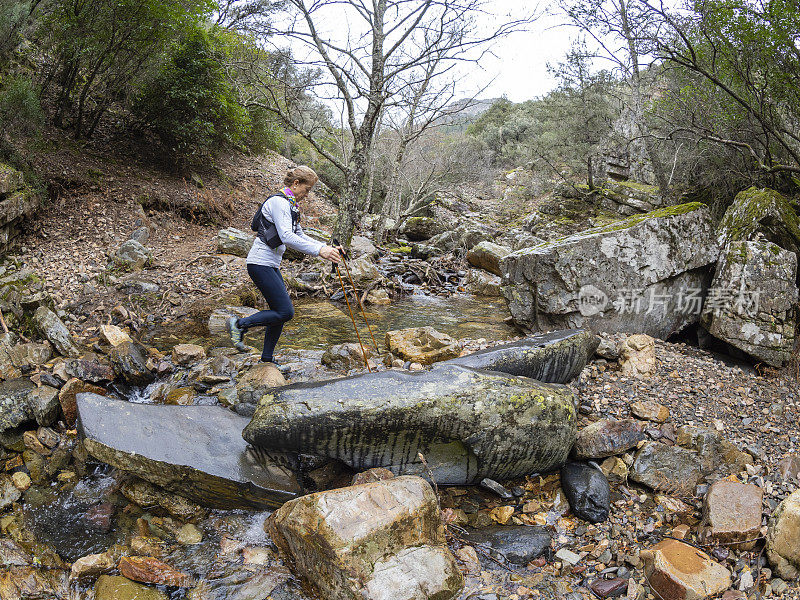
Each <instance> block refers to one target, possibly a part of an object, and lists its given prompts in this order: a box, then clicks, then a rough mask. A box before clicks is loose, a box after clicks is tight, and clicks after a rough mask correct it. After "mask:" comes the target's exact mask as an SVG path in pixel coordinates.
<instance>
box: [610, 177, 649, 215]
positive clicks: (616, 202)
mask: <svg viewBox="0 0 800 600" xmlns="http://www.w3.org/2000/svg"><path fill="white" fill-rule="evenodd" d="M597 194H598V198H599V204H600V206H601V207H603V208H606V209H609V210H613V211H615V212H618V213H619V214H622V215H632V214H636V213H644V212H650V211H651V210H655V209H657V208H659V207H660V206H662V204H663V202H662V199H661V194H660V193H659V191H658V188H657V187H656V186H654V185H648V184H646V183H639V182H636V181H614V180H613V179H609V180H607V181H605V182H603V185H602V186H601V187H600V189H598V190H597Z"/></svg>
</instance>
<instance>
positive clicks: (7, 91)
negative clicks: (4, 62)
mask: <svg viewBox="0 0 800 600" xmlns="http://www.w3.org/2000/svg"><path fill="white" fill-rule="evenodd" d="M43 123H44V112H43V111H42V105H41V103H40V102H39V93H38V90H37V89H36V86H34V84H33V82H32V81H31V80H30V78H28V77H25V76H22V75H17V76H13V77H7V78H6V79H4V80H2V81H0V124H2V128H3V129H6V130H11V131H17V132H23V133H28V134H32V133H36V132H38V131H39V129H40V128H41V126H42V124H43Z"/></svg>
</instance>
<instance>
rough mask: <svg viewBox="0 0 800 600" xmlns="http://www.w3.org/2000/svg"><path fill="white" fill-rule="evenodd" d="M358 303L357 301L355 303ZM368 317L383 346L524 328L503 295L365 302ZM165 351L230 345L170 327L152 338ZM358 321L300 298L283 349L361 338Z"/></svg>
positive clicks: (504, 334) (258, 342) (342, 310)
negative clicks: (410, 336)
mask: <svg viewBox="0 0 800 600" xmlns="http://www.w3.org/2000/svg"><path fill="white" fill-rule="evenodd" d="M351 306H352V302H351ZM364 308H365V311H366V315H367V320H368V321H369V325H370V327H371V329H372V334H373V335H374V336H375V340H376V342H377V343H378V345H379V347H382V346H383V339H384V337H385V335H386V332H387V331H392V330H394V329H406V328H408V327H425V326H431V327H433V328H434V329H436V330H438V331H441V332H442V333H446V334H448V335H450V336H452V337H453V338H455V339H462V338H473V339H477V338H484V339H485V340H487V341H501V340H507V339H511V338H512V337H514V336H515V335H519V334H518V332H517V331H516V330H515V329H514V328H512V327H510V326H508V325H506V324H505V323H504V322H503V320H504V319H505V318H507V317H508V315H509V313H508V308H507V307H506V304H505V302H504V301H503V300H502V299H500V298H489V297H476V296H467V295H456V296H451V297H448V298H441V297H437V296H423V295H414V296H408V297H405V298H402V299H400V300H398V301H396V302H393V303H392V304H389V305H386V306H378V305H369V306H365V307H364ZM353 309H354V311H353V316H354V317H355V321H356V325H358V328H359V332H360V335H361V340H362V341H363V342H364V345H365V346H366V345H368V344H369V345H371V341H372V340H371V338H370V332H369V330H368V329H367V326H366V325H365V323H364V318H363V316H362V315H361V312H360V311H359V310H358V307H357V306H354V307H353ZM262 336H263V329H261V328H257V329H254V330H253V331H251V332H250V333H249V334H248V335H247V343H248V344H249V345H251V346H254V347H256V348H259V349H260V348H261V346H262V343H263V339H262ZM148 341H149V342H150V343H152V344H153V345H155V346H156V347H157V348H159V349H161V350H169V349H171V348H172V347H173V346H175V345H176V344H182V343H195V344H199V345H201V346H204V347H209V346H213V345H216V344H226V342H225V340H215V339H212V338H210V337H208V336H198V337H194V338H191V339H186V338H185V337H184V338H181V337H179V336H176V335H174V334H173V333H171V332H170V331H168V330H166V331H156V332H154V333H153V334H151V337H150V338H149V340H148ZM356 341H357V339H356V334H355V332H354V331H353V322H352V320H351V319H350V314H349V312H348V309H347V305H346V304H345V303H343V302H342V303H340V302H330V301H327V300H300V301H298V302H296V303H295V317H294V319H292V320H291V321H289V322H288V323H287V324H286V325H285V326H284V328H283V333H282V334H281V339H280V342H279V350H280V349H289V350H326V349H327V348H330V347H331V346H333V345H335V344H343V343H345V342H356Z"/></svg>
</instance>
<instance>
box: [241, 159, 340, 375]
mask: <svg viewBox="0 0 800 600" xmlns="http://www.w3.org/2000/svg"><path fill="white" fill-rule="evenodd" d="M318 180H319V177H317V174H316V173H315V172H314V171H313V170H312V169H311V168H310V167H306V166H300V167H295V168H294V169H289V171H288V172H287V173H286V177H284V179H283V183H284V185H285V186H286V187H284V188H283V190H281V191H280V193H277V194H274V195H272V196H270V197H269V198H267V199H266V200H265V201H264V203H263V204H262V205H261V211H260V215H259V214H258V213H256V217H254V219H253V229H255V230H257V231H258V235H257V236H256V239H255V241H253V246H252V248H250V252H249V254H248V255H247V273H248V275H250V279H252V280H253V283H255V284H256V287H257V288H258V290H259V291H260V292H261V294H262V295H263V296H264V299H265V300H266V301H267V304H268V305H269V310H262V311H260V312H257V313H255V314H253V315H250V316H249V317H244V318H242V319H237V318H235V317H231V318H230V319H228V332H229V333H230V336H231V341H232V342H233V344H234V346H236V348H237V349H238V350H241V351H243V352H246V351H247V346H246V345H245V344H244V342H243V339H244V335H245V333H246V332H247V330H248V329H250V328H251V327H261V326H263V327H265V328H266V329H265V331H264V350H263V351H262V352H261V360H262V361H263V362H271V363H273V364H275V365H276V366H279V365H278V363H276V362H275V356H274V352H275V345H276V344H277V343H278V338H279V337H280V335H281V331H282V330H283V324H284V323H286V322H287V321H288V320H289V319H291V318H292V317H293V316H294V307H293V306H292V301H291V299H290V298H289V293H288V292H287V291H286V285H285V284H284V283H283V277H281V272H280V271H279V270H278V268H279V267H280V265H281V258H282V257H283V252H284V250H286V247H287V246H288V247H289V248H292V249H294V250H299V251H300V252H304V253H306V254H310V255H311V256H321V257H322V258H324V259H326V260H329V261H331V262H334V263H339V262H341V258H340V255H339V249H338V248H334V247H333V246H327V245H325V244H323V243H322V242H318V241H317V240H315V239H313V238H310V237H308V236H307V235H306V234H305V233H303V229H302V228H301V227H300V212H299V210H298V208H297V202H298V201H301V200H303V199H304V198H305V197H306V196H307V195H308V192H309V191H310V190H311V188H312V187H314V184H316V183H317V181H318ZM259 216H260V223H259V222H258V220H259V219H258V217H259ZM282 370H283V369H282Z"/></svg>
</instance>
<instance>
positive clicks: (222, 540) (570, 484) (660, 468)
mask: <svg viewBox="0 0 800 600" xmlns="http://www.w3.org/2000/svg"><path fill="white" fill-rule="evenodd" d="M610 340H611V338H608V339H606V341H604V342H602V343H601V346H600V349H599V352H601V353H603V354H605V356H606V357H601V356H599V355H596V356H595V357H594V358H593V359H592V360H591V362H590V363H589V364H588V366H587V367H586V368H585V369H584V370H583V371H582V373H581V374H580V375H579V376H578V377H577V379H575V380H574V381H573V382H572V383H570V384H568V387H569V388H571V390H572V393H573V394H574V395H575V397H576V398H577V399H578V406H579V411H578V427H579V432H583V431H585V432H587V433H586V434H580V433H579V436H578V439H579V441H581V440H582V441H583V445H582V446H581V445H579V444H576V447H575V450H574V451H573V452H575V451H576V450H578V449H579V448H583V450H581V452H582V454H581V455H580V456H579V457H578V458H580V459H581V460H582V461H583V463H582V464H586V460H587V459H589V461H590V464H591V462H594V463H596V464H597V465H598V466H599V468H600V470H601V471H596V472H597V473H599V472H602V473H603V475H604V476H605V478H607V479H608V481H609V484H610V486H609V488H608V490H609V491H608V498H607V511H608V518H607V519H606V520H602V519H600V520H599V522H596V523H593V522H592V521H593V520H595V519H594V518H593V517H591V516H590V515H592V514H595V515H596V512H595V513H592V512H591V511H589V512H586V510H585V509H586V506H587V504H586V501H585V499H586V496H587V494H588V496H589V499H590V500H591V501H596V500H597V498H598V497H597V493H596V490H594V489H593V485H594V484H591V485H589V486H588V489H583V490H582V489H581V486H582V485H583V484H581V479H580V477H579V478H577V479H576V478H575V475H574V474H565V472H563V471H562V473H561V474H559V472H558V471H556V472H552V473H542V474H531V475H529V476H527V477H524V478H521V479H512V480H509V481H501V482H499V484H498V483H492V482H489V481H487V482H486V483H485V484H484V485H481V486H468V487H458V486H455V487H454V486H448V487H439V488H438V489H437V490H436V494H435V498H436V500H435V503H434V505H433V508H431V509H426V510H434V511H435V514H439V515H440V517H437V518H441V523H442V524H443V527H444V529H443V530H442V532H441V533H437V534H435V535H434V534H433V533H431V535H433V536H434V537H432V538H430V539H429V541H428V542H426V543H431V544H433V546H432V547H442V544H445V547H447V548H449V550H450V551H451V552H452V553H453V556H454V560H455V562H454V563H452V564H453V565H454V567H452V568H456V569H457V572H458V574H459V575H458V578H457V579H453V580H449V581H450V583H448V584H447V586H449V587H448V589H452V590H456V591H457V593H456V594H455V597H458V598H463V599H466V598H473V599H477V598H547V597H567V598H574V599H577V598H589V597H592V596H593V595H594V596H596V595H600V596H601V597H608V596H613V595H618V594H620V593H622V594H626V595H627V597H629V598H648V597H652V598H658V597H659V596H658V595H657V594H659V593H662V594H663V589H662V588H659V587H658V585H659V584H658V577H656V582H655V583H654V584H652V585H651V579H653V573H661V572H662V571H658V570H655V571H654V570H653V569H655V568H656V567H653V565H658V564H661V563H659V562H658V561H659V560H660V559H658V557H654V555H652V553H651V554H648V552H649V551H650V550H651V549H652V548H653V547H655V546H657V544H659V543H663V541H664V540H667V541H671V540H672V542H673V543H675V544H677V543H678V542H674V540H673V538H675V539H679V540H683V543H684V544H686V543H688V544H689V545H688V546H685V547H686V548H696V549H701V550H703V551H704V552H705V553H706V554H708V556H710V558H708V559H704V560H707V563H708V565H711V564H712V563H713V565H718V567H714V568H711V571H709V573H708V574H707V577H709V578H711V579H709V581H713V582H715V583H714V585H717V586H718V587H720V591H724V590H723V589H721V588H723V587H724V589H725V590H727V589H728V588H731V589H734V590H736V591H737V592H738V591H739V590H741V592H742V594H745V595H747V596H748V597H755V595H756V594H761V595H762V596H770V595H771V596H775V597H780V596H781V595H783V596H784V597H792V594H795V593H796V592H797V587H796V583H795V582H794V581H793V579H792V577H791V576H788V575H789V574H790V573H789V572H787V571H783V572H782V575H783V577H781V576H779V574H778V571H777V569H776V567H775V566H773V564H772V562H771V561H770V560H768V559H767V554H766V553H765V552H764V544H765V542H764V538H765V536H766V535H767V533H768V530H767V524H768V523H769V522H770V521H769V518H770V516H771V515H773V514H774V513H775V511H776V509H777V507H778V505H779V503H780V502H781V501H783V500H785V499H786V498H787V497H788V496H789V494H790V493H791V492H793V491H795V490H796V489H797V476H798V470H800V469H798V462H800V459H798V457H797V454H796V453H797V445H798V442H799V441H800V440H798V437H797V435H798V434H797V430H796V423H797V418H798V412H800V399H798V397H797V392H796V386H795V385H794V382H792V381H790V380H786V379H783V378H780V377H778V376H776V375H772V374H768V375H766V376H765V375H759V374H758V373H757V372H755V371H754V370H753V369H752V368H750V367H748V366H747V365H743V366H736V365H730V364H726V363H725V362H723V361H721V360H719V359H718V358H715V357H714V356H713V355H712V354H710V353H708V352H705V351H702V350H698V349H696V348H693V347H689V346H686V345H683V344H669V343H664V342H655V344H654V345H653V346H652V350H654V352H655V361H647V360H640V361H639V364H640V365H642V364H644V365H648V366H649V372H648V373H647V374H646V375H643V374H642V373H641V372H640V371H637V374H636V375H634V374H630V373H631V368H630V366H629V363H630V357H628V356H627V355H625V357H624V358H623V359H622V363H623V365H622V366H621V365H620V363H619V362H618V359H614V358H613V356H614V353H615V352H616V350H617V343H616V342H622V341H623V338H620V339H619V340H611V341H614V342H615V343H610ZM463 345H464V349H462V350H460V352H466V353H469V352H470V350H474V349H477V348H478V347H479V346H480V344H475V343H473V342H469V341H464V343H463ZM620 347H624V344H620ZM211 354H218V353H217V352H216V351H212V352H211ZM222 355H223V356H224V353H223V354H222ZM228 358H229V359H231V360H234V361H237V360H240V358H239V357H237V356H236V355H229V356H228ZM638 358H641V357H638ZM638 358H637V359H638ZM211 360H216V359H211ZM309 360H310V359H309ZM208 361H209V359H206V358H202V357H201V356H199V355H197V354H194V355H193V354H192V351H191V349H187V348H178V349H175V350H174V351H173V354H170V355H167V356H165V357H164V358H163V359H162V361H161V362H162V363H169V364H171V365H173V367H172V369H173V370H174V373H173V375H172V377H174V376H175V375H176V374H179V373H187V374H188V373H191V372H195V373H201V372H204V371H203V370H204V369H206V371H205V372H207V368H208V365H209V363H208ZM99 363H100V364H102V360H101V361H99ZM121 364H126V363H124V362H123V363H121ZM238 364H240V365H241V367H240V369H244V371H237V369H236V368H235V367H234V371H233V372H232V373H231V374H232V375H233V377H234V379H238V377H240V375H238V376H237V375H236V373H244V372H247V369H248V368H249V367H247V364H248V363H247V361H244V362H241V363H238ZM61 368H64V369H66V368H67V367H66V366H65V365H63V366H62V367H56V368H55V369H53V370H52V371H51V370H50V369H49V368H47V367H45V368H43V369H40V370H39V377H38V381H39V383H42V381H43V380H44V381H45V382H49V383H42V385H41V387H39V388H37V390H42V388H46V386H47V385H49V384H50V383H53V384H55V383H60V384H61V386H62V387H61V390H62V392H60V393H59V395H60V396H61V400H62V402H61V403H60V407H61V411H62V413H64V407H65V406H68V405H69V391H68V390H67V391H65V388H66V387H67V386H66V385H64V384H65V383H68V382H59V381H58V374H57V373H61V372H62V371H61ZM75 368H76V367H75V366H74V365H73V366H71V367H69V369H70V370H74V369H75ZM164 368H165V365H162V369H164ZM384 368H385V367H384ZM400 370H401V371H402V368H401V369H400ZM95 371H97V369H95ZM84 376H86V372H84ZM275 377H277V375H275ZM54 379H55V381H54ZM67 379H68V381H72V379H70V378H69V377H68V378H67ZM73 379H74V378H73ZM98 383H102V380H100V381H98ZM262 383H269V385H273V386H274V385H275V384H276V383H280V381H275V380H273V381H271V382H262ZM75 385H76V384H75V383H74V382H73V383H72V384H71V386H70V387H72V388H74V387H75ZM86 385H90V384H89V383H88V382H87V383H86ZM176 389H177V388H176ZM240 389H243V388H241V387H240ZM249 389H252V385H251V388H249ZM28 393H30V390H28ZM39 393H41V392H39ZM201 395H202V394H201ZM195 397H197V396H195ZM195 404H197V401H195ZM200 404H202V402H200ZM175 408H176V409H177V408H180V407H175ZM196 408H198V409H202V408H203V407H202V406H197V407H196ZM209 408H211V407H209ZM63 417H64V414H61V415H60V416H59V419H58V420H57V421H50V422H48V420H47V419H46V418H45V417H42V419H43V420H42V425H41V426H39V427H38V428H37V427H34V428H33V429H30V426H29V425H28V426H27V427H26V426H24V425H23V426H22V427H21V428H19V427H18V428H17V429H16V430H12V431H11V433H9V432H8V431H6V433H5V434H4V438H3V441H4V445H5V447H6V448H5V449H4V451H3V452H4V459H3V460H4V471H5V474H4V475H2V479H3V492H2V493H3V514H2V520H0V527H2V536H3V538H2V545H1V546H0V548H2V553H3V557H4V562H5V563H6V564H7V565H9V566H8V567H7V568H6V569H5V570H4V572H3V574H2V576H0V586H2V587H0V590H2V591H3V598H6V597H8V598H17V597H19V598H39V597H42V598H43V597H56V598H62V597H63V598H67V597H81V598H84V597H85V598H92V597H94V598H98V599H106V598H108V599H110V598H123V597H129V596H126V594H128V595H131V596H130V597H133V596H132V594H136V593H138V594H149V595H147V596H139V597H153V598H163V597H172V598H183V597H187V598H266V597H272V598H298V599H299V598H311V597H313V594H314V592H313V591H312V590H310V589H309V588H306V587H304V583H303V581H304V580H302V579H298V578H297V576H296V575H295V574H293V571H292V570H290V569H289V567H290V566H291V568H292V569H294V573H299V574H301V575H302V574H303V572H304V571H303V569H302V568H299V567H298V565H297V564H296V563H295V562H292V561H290V562H289V563H288V564H287V563H286V562H285V557H286V556H287V554H286V550H285V549H286V546H285V544H284V543H283V542H281V543H279V544H278V547H276V546H275V545H273V537H271V536H270V535H268V534H267V533H266V531H265V525H264V523H265V519H266V518H267V517H268V515H269V514H270V511H266V512H264V511H262V510H252V509H250V510H245V509H235V510H230V509H228V510H221V509H218V508H217V509H208V508H203V507H202V506H201V505H200V504H198V503H197V502H196V501H193V500H190V499H188V498H187V497H186V496H185V495H182V494H181V493H179V492H180V491H181V488H180V487H177V488H175V487H173V488H172V491H171V492H170V491H165V490H164V489H163V488H160V487H159V486H154V485H153V484H152V483H148V482H146V481H143V480H142V479H140V478H138V477H136V476H135V475H134V474H133V473H134V471H132V470H131V469H130V468H127V469H113V468H109V467H108V466H104V465H103V464H102V463H98V462H97V461H96V460H95V459H94V458H92V457H91V456H90V455H88V454H87V452H86V449H87V448H86V445H85V444H84V443H82V442H81V441H80V439H79V437H78V436H77V433H76V431H75V430H74V429H71V428H69V426H68V425H66V424H65V422H64V421H63ZM607 420H616V421H617V422H619V423H623V425H622V426H617V427H616V428H611V430H610V431H611V433H610V434H609V435H598V431H601V432H602V431H605V430H604V429H603V427H604V425H603V424H604V423H605V422H606V421H607ZM45 423H47V424H46V425H45ZM767 440H768V441H767ZM586 448H589V450H586ZM20 450H23V451H22V452H21V453H19V451H20ZM145 454H146V452H145ZM112 462H113V461H112ZM121 466H126V465H121ZM150 468H151V469H156V468H157V467H155V466H153V465H151V466H150ZM589 469H590V471H595V470H594V469H593V468H592V467H589ZM679 471H680V472H683V473H688V475H687V476H686V477H688V478H692V477H694V478H695V479H694V480H692V481H691V483H688V484H687V481H688V479H686V480H684V479H681V480H676V479H675V477H674V475H675V473H677V472H679ZM350 473H352V471H351V472H350ZM139 475H146V476H147V478H149V479H153V476H154V473H139ZM386 476H391V474H390V473H387V474H386V475H380V473H377V474H376V475H374V476H373V477H375V478H376V479H381V478H383V477H386ZM315 477H317V481H318V482H324V483H323V485H324V486H325V487H337V486H342V485H345V486H346V485H349V484H350V483H351V481H350V480H351V478H352V477H353V475H352V474H348V472H347V470H341V469H338V468H337V469H334V470H331V469H330V467H327V472H326V468H325V467H323V468H322V469H319V471H317V472H316V473H315ZM563 477H567V479H565V480H562V478H563ZM159 481H160V483H162V484H163V485H166V484H165V480H163V479H162V480H159ZM357 481H359V482H362V481H370V479H369V478H367V479H363V478H362V479H359V480H357ZM715 481H722V482H723V483H725V482H728V483H726V485H735V484H738V485H742V486H747V487H744V488H742V489H743V490H745V491H747V490H750V489H754V488H756V489H758V490H760V491H761V492H762V493H763V502H762V498H761V496H760V495H759V496H758V511H759V512H758V514H757V519H756V521H757V522H756V523H755V524H753V523H752V516H751V517H750V519H751V522H750V523H749V524H747V525H746V527H745V526H742V527H744V529H745V531H744V533H743V535H746V536H747V539H746V540H744V542H745V543H744V544H742V543H741V541H740V539H741V536H740V537H739V538H736V537H734V538H725V537H724V536H723V537H721V538H715V537H709V535H711V534H709V533H708V529H709V522H708V516H707V515H708V514H709V511H710V510H711V511H712V514H713V510H714V508H713V504H712V507H709V506H708V504H709V499H710V498H713V497H714V495H713V489H711V490H710V489H709V487H710V484H711V483H713V482H715ZM576 482H577V483H576ZM178 485H180V484H178ZM370 485H373V484H370ZM374 485H378V484H374ZM380 485H383V484H380ZM717 485H719V484H717ZM584 487H586V486H584ZM183 489H184V493H185V494H187V495H189V496H191V495H192V494H191V493H190V492H189V491H188V490H187V488H183ZM353 489H356V488H353ZM714 489H717V488H714ZM723 492H724V490H723ZM323 493H324V492H323ZM404 493H405V492H404ZM737 493H738V492H737ZM581 494H583V496H581ZM718 495H720V494H718ZM582 497H583V498H584V499H583V500H581V498H582ZM722 497H723V499H724V498H725V496H724V494H722ZM599 498H600V500H599V501H600V503H602V502H603V498H602V494H601V495H600V497H599ZM590 504H591V502H590ZM721 506H722V508H721V509H720V508H717V509H716V510H718V511H721V512H722V516H721V517H718V519H719V520H720V522H724V523H728V524H730V523H733V524H734V526H733V529H735V528H736V523H737V522H738V520H740V519H745V520H746V518H747V517H746V514H739V513H737V512H736V511H737V510H738V511H742V512H743V513H746V512H747V510H748V509H750V506H752V503H751V505H750V506H739V507H738V508H736V509H733V511H734V512H733V514H730V511H731V510H732V509H730V508H729V507H727V508H726V505H725V503H724V502H723V503H722V504H721ZM594 508H597V506H595V507H594ZM601 508H602V507H601ZM601 512H602V511H601ZM368 514H369V513H368V511H366V512H365V510H362V509H360V511H359V515H361V516H362V517H365V516H368ZM379 514H380V513H379ZM578 514H580V515H582V517H583V518H581V517H579V516H578ZM372 518H373V517H370V518H369V519H366V518H365V519H364V520H365V521H366V522H371V519H372ZM426 518H427V517H426ZM276 526H277V525H276ZM717 527H719V528H722V525H718V526H717ZM266 529H270V527H267V528H266ZM271 531H273V534H272V535H277V534H275V533H274V532H275V531H277V529H271ZM740 533H742V532H740ZM797 534H798V532H797V531H796V530H795V531H794V533H793V535H797ZM282 535H283V534H282ZM285 535H288V533H286V534H285ZM732 535H735V534H732ZM441 536H443V537H441ZM426 539H428V538H426ZM794 539H797V538H794ZM751 543H754V545H752V547H750V544H751ZM282 544H283V545H282ZM281 548H283V550H281ZM678 550H681V551H683V550H684V546H680V547H679V548H678ZM298 551H299V550H298ZM674 551H676V549H675V548H672V549H670V548H667V549H666V550H664V552H665V553H666V556H667V558H669V556H671V555H670V554H669V553H670V552H674ZM437 552H438V551H437ZM657 552H661V550H658V549H657ZM288 555H289V556H291V555H292V554H291V552H290V553H289V554H288ZM401 556H403V557H405V555H404V554H402V555H401ZM659 556H660V555H659ZM306 560H311V559H310V558H308V559H306ZM398 560H400V559H398ZM403 560H405V558H404V559H403ZM409 560H410V559H409ZM664 560H667V559H664ZM662 562H663V561H662ZM667 562H669V561H667ZM673 562H674V560H673ZM701 562H702V561H701ZM402 564H406V563H402ZM408 564H412V563H408ZM790 564H791V563H790ZM708 565H706V567H708ZM706 567H704V568H706ZM443 568H444V567H443ZM448 568H449V567H448ZM709 568H710V567H709ZM715 569H716V571H715ZM719 569H723V571H724V574H723V572H722V571H720V570H719ZM667 570H668V569H667ZM420 572H422V571H420ZM440 574H441V573H440ZM459 581H463V587H461V584H460V583H458V582H459ZM723 584H724V585H723ZM376 585H377V584H376ZM654 585H655V586H656V587H655V588H654V587H653V586H654ZM142 586H144V587H142ZM453 586H455V588H453ZM715 589H716V588H715ZM659 590H661V592H659ZM727 593H728V596H729V597H730V598H733V597H739V596H734V595H732V593H731V592H730V591H729V592H727ZM70 594H72V595H71V596H70ZM665 597H678V596H665ZM681 597H682V596H681ZM742 597H743V596H742Z"/></svg>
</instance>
